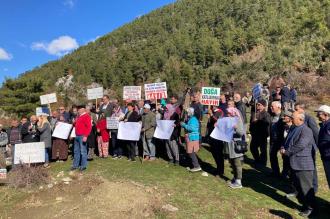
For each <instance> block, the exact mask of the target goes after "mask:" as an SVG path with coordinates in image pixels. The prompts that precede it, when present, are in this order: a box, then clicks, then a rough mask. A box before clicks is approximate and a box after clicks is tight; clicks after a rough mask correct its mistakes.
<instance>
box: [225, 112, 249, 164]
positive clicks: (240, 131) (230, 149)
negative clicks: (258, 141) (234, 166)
mask: <svg viewBox="0 0 330 219" xmlns="http://www.w3.org/2000/svg"><path fill="white" fill-rule="evenodd" d="M237 121H238V123H237V124H236V126H237V128H236V129H235V132H234V136H233V140H232V141H231V142H229V143H228V142H224V145H225V147H224V154H228V156H229V158H230V159H234V158H238V157H243V155H244V154H242V153H236V152H235V141H237V140H242V137H243V136H244V134H245V132H244V125H243V122H242V120H241V119H237Z"/></svg>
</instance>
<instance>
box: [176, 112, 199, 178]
mask: <svg viewBox="0 0 330 219" xmlns="http://www.w3.org/2000/svg"><path fill="white" fill-rule="evenodd" d="M187 113H188V123H184V122H181V126H182V127H183V128H184V129H185V130H186V131H187V132H188V134H187V135H186V151H187V154H188V155H189V157H190V159H191V163H192V168H188V170H189V171H190V172H198V171H201V170H202V169H201V167H200V165H199V163H198V159H197V156H196V153H197V152H198V151H199V140H200V134H199V130H200V127H199V121H198V119H197V118H196V116H195V114H194V108H192V107H191V108H188V110H187Z"/></svg>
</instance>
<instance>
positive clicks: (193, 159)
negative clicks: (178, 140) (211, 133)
mask: <svg viewBox="0 0 330 219" xmlns="http://www.w3.org/2000/svg"><path fill="white" fill-rule="evenodd" d="M188 155H189V157H190V159H191V163H192V165H193V168H198V167H200V165H199V162H198V159H197V156H196V153H195V152H192V153H189V154H188Z"/></svg>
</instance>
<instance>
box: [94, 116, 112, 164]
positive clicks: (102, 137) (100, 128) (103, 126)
mask: <svg viewBox="0 0 330 219" xmlns="http://www.w3.org/2000/svg"><path fill="white" fill-rule="evenodd" d="M96 128H97V133H98V136H97V143H98V149H99V156H100V157H103V158H106V157H108V156H109V138H110V135H109V130H108V129H107V120H106V118H105V117H104V116H103V114H102V117H101V118H100V120H99V121H98V122H97V124H96Z"/></svg>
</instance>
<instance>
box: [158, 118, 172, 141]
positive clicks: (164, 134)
mask: <svg viewBox="0 0 330 219" xmlns="http://www.w3.org/2000/svg"><path fill="white" fill-rule="evenodd" d="M174 122H175V121H174V120H157V126H156V130H155V133H154V137H155V138H158V139H165V140H168V139H170V137H171V135H172V132H173V130H174V126H173V125H174Z"/></svg>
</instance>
